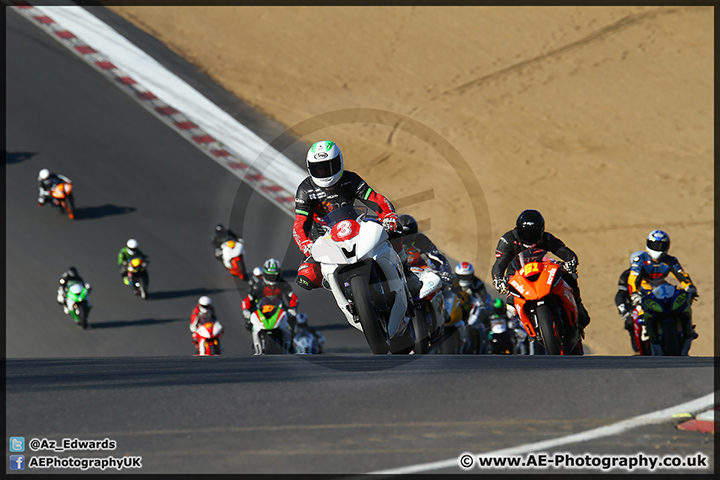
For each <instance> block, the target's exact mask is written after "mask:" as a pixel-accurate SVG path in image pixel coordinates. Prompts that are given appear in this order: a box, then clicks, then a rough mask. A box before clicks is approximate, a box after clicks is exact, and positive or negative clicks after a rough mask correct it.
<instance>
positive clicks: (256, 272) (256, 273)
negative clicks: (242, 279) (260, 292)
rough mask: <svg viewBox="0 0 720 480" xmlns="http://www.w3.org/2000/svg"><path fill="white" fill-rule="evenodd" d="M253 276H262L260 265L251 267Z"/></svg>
mask: <svg viewBox="0 0 720 480" xmlns="http://www.w3.org/2000/svg"><path fill="white" fill-rule="evenodd" d="M252 274H253V277H257V278H260V277H262V267H255V268H253V273H252Z"/></svg>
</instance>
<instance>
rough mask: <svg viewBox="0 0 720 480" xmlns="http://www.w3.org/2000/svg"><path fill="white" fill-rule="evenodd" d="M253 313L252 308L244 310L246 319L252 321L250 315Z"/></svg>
mask: <svg viewBox="0 0 720 480" xmlns="http://www.w3.org/2000/svg"><path fill="white" fill-rule="evenodd" d="M251 316H252V314H251V313H250V310H243V317H245V320H248V321H250V317H251Z"/></svg>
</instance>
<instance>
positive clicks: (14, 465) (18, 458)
mask: <svg viewBox="0 0 720 480" xmlns="http://www.w3.org/2000/svg"><path fill="white" fill-rule="evenodd" d="M10 470H25V455H10Z"/></svg>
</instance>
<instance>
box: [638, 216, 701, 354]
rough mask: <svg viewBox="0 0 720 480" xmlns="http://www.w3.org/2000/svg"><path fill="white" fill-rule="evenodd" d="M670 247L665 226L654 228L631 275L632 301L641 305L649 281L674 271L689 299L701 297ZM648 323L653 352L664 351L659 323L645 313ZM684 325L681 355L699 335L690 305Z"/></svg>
mask: <svg viewBox="0 0 720 480" xmlns="http://www.w3.org/2000/svg"><path fill="white" fill-rule="evenodd" d="M668 250H670V236H669V235H668V234H667V233H666V232H664V231H663V230H653V231H652V232H650V234H649V235H648V237H647V240H646V248H645V251H644V252H642V253H641V254H640V255H639V256H638V257H637V258H635V259H634V261H633V263H632V265H631V267H630V275H629V276H628V287H629V289H630V298H631V300H632V303H633V305H636V306H637V305H640V304H641V303H642V297H643V295H644V294H647V292H648V291H649V290H650V289H651V286H650V284H649V283H648V282H649V281H653V280H661V279H663V278H665V277H667V276H668V275H669V274H671V273H672V275H673V276H674V277H675V278H676V279H677V281H678V282H680V287H681V288H682V289H684V290H685V291H686V292H687V293H688V295H689V297H690V303H692V301H693V300H694V299H695V298H697V297H699V295H698V293H697V288H696V287H695V285H693V283H692V280H691V279H690V275H688V274H687V273H686V272H685V271H684V270H683V269H682V266H680V262H679V261H678V259H677V258H675V257H673V256H671V255H668V253H667V252H668ZM644 317H645V327H646V330H647V334H648V337H650V349H651V350H652V354H653V355H662V347H661V346H660V344H659V340H658V331H657V324H656V322H655V321H654V319H653V318H652V317H651V316H648V315H644ZM681 320H682V329H683V336H684V337H685V344H684V345H683V348H682V353H681V355H687V354H688V352H689V351H690V344H691V343H692V341H693V340H694V339H695V338H697V336H698V335H697V333H695V327H694V325H693V324H692V310H691V309H690V308H688V309H687V310H686V311H685V313H684V314H683V315H682V319H681Z"/></svg>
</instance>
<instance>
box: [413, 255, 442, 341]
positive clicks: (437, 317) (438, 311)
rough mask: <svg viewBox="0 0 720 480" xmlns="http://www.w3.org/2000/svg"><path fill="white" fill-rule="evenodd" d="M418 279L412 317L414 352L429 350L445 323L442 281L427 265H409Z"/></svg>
mask: <svg viewBox="0 0 720 480" xmlns="http://www.w3.org/2000/svg"><path fill="white" fill-rule="evenodd" d="M410 270H411V271H412V272H413V273H414V274H415V275H416V276H417V277H418V279H420V281H421V282H422V286H421V287H420V293H419V294H418V298H417V299H413V300H415V302H416V307H417V308H416V309H415V316H414V317H413V319H412V324H413V330H414V332H415V353H416V354H426V353H429V352H430V346H431V342H432V340H433V338H434V337H436V336H437V335H438V334H439V333H441V329H442V328H443V326H444V324H445V317H446V313H445V298H444V297H443V294H442V291H443V282H442V279H441V278H440V275H438V274H437V273H436V272H435V271H433V270H432V269H430V268H428V267H410Z"/></svg>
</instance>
